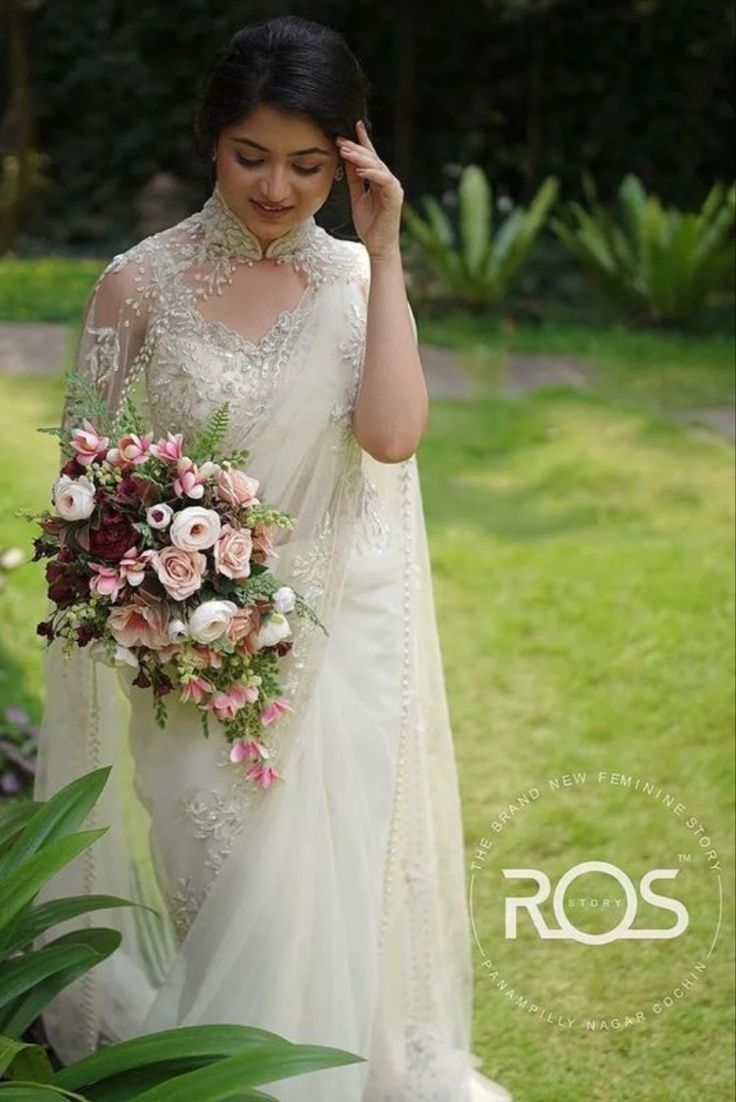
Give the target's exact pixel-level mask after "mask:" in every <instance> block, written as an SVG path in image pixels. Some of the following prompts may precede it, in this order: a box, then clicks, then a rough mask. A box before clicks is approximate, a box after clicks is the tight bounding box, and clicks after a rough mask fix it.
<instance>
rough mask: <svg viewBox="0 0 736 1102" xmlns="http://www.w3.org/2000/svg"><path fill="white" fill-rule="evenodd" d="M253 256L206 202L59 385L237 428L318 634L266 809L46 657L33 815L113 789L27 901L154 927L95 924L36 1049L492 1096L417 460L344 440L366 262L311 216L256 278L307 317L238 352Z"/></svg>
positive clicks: (168, 734) (302, 1082) (310, 642)
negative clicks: (159, 1043) (314, 1056)
mask: <svg viewBox="0 0 736 1102" xmlns="http://www.w3.org/2000/svg"><path fill="white" fill-rule="evenodd" d="M262 255H263V253H262V249H261V246H260V244H259V242H258V240H257V239H256V238H255V237H254V235H253V234H252V233H251V232H250V230H249V229H248V228H247V226H245V224H244V223H242V222H241V221H240V220H239V219H238V218H237V217H236V216H235V214H234V213H233V212H232V211H231V210H229V208H228V207H227V205H226V203H225V202H224V199H223V197H222V196H221V194H220V192H219V190H218V188H217V186H216V187H215V189H214V191H213V193H212V195H211V196H210V197H209V199H208V200H207V201H206V203H205V204H204V206H203V208H202V209H201V210H200V211H197V212H196V213H195V214H193V215H191V216H190V217H189V218H188V219H185V220H184V221H183V222H181V223H179V224H178V225H177V226H175V227H172V228H171V229H170V230H166V231H164V232H163V233H160V234H156V235H154V236H153V237H150V238H146V239H145V240H144V241H142V242H141V243H140V244H138V245H136V246H134V247H133V248H132V249H129V250H128V251H127V252H125V253H123V254H120V255H119V256H116V257H115V258H114V259H113V260H112V262H111V263H110V264H109V265H108V267H107V268H106V269H105V271H104V272H103V273H102V275H101V276H100V278H99V279H98V281H97V283H96V284H95V287H94V288H93V291H92V293H91V295H90V298H89V301H88V303H87V309H86V312H85V317H84V321H83V325H82V328H81V332H80V335H79V341H78V347H77V358H76V364H77V370H79V371H80V372H82V373H84V374H85V375H86V376H87V377H88V378H89V379H90V380H92V381H93V383H94V385H95V388H96V390H97V392H98V394H99V395H100V396H101V397H102V398H103V399H104V401H105V402H106V403H107V404H108V405H109V406H110V408H111V409H113V410H119V409H120V405H121V402H122V401H123V399H124V398H125V397H126V396H127V395H131V396H133V397H134V399H135V401H136V404H137V405H138V407H139V409H141V411H142V412H143V414H144V417H145V419H146V420H147V421H148V422H149V423H150V424H151V426H152V428H153V430H154V432H155V433H156V434H157V435H165V434H166V432H168V431H170V432H183V433H184V434H185V442H186V440H187V438H190V439H191V435H192V434H193V433H195V432H196V431H197V430H198V429H199V428H201V427H202V426H203V425H204V424H205V423H206V422H207V419H208V417H209V416H210V414H211V413H212V412H213V410H214V409H215V408H217V406H218V405H219V404H221V402H222V401H224V400H225V399H228V400H229V401H230V402H231V421H230V428H229V431H228V436H227V439H226V440H225V441H224V443H223V449H224V450H229V449H231V448H243V447H245V448H248V449H249V450H250V451H251V458H250V461H249V462H248V464H247V469H248V472H249V473H250V474H252V475H253V476H255V477H256V478H258V479H259V481H260V491H259V494H260V496H262V498H263V499H264V500H266V501H268V502H269V503H270V504H273V505H274V506H275V507H277V508H281V509H285V510H286V511H288V512H290V513H292V514H293V515H294V516H296V517H297V518H298V524H297V527H296V529H295V530H294V531H293V532H290V533H289V538H288V540H286V541H284V542H282V543H280V544H279V546H278V548H277V551H278V558H277V560H276V561H275V563H274V572H275V573H277V575H278V576H279V577H280V578H281V579H282V580H283V581H284V582H285V583H287V584H292V585H293V586H294V588H295V589H297V590H298V591H299V592H300V593H302V594H303V595H304V597H305V598H306V599H307V600H308V601H309V602H310V603H311V604H312V605H313V607H314V608H315V610H316V611H317V613H318V615H319V617H320V619H321V621H322V623H323V624H324V625H325V626H326V627H327V629H328V632H329V635H328V636H325V634H324V633H323V632H322V631H321V630H319V628H317V627H315V626H314V625H312V624H311V623H309V622H308V621H305V620H297V619H293V627H294V637H293V639H294V646H293V649H292V650H291V651H290V653H289V655H288V656H287V658H286V659H285V662H284V667H283V668H284V671H285V685H284V687H285V693H286V696H287V697H288V699H289V700H290V701H291V703H292V705H293V712H292V713H291V714H289V715H287V716H286V717H284V718H283V719H282V720H280V721H279V731H278V739H277V742H278V751H277V761H276V765H277V768H278V769H279V771H280V772H281V773H282V775H283V778H284V780H283V782H277V785H276V787H275V788H273V789H271V790H269V791H265V792H263V791H257V790H255V789H254V788H253V786H252V784H251V783H250V782H245V781H244V780H243V776H242V767H240V768H238V767H236V766H233V765H232V764H231V763H230V762H229V760H228V755H227V746H226V743H225V740H224V738H223V736H222V732H221V730H220V729H219V727H218V724H217V722H216V721H215V720H214V719H213V720H212V721H211V726H212V735H211V737H210V739H209V740H205V739H204V738H203V736H202V733H201V727H200V722H199V717H198V715H197V714H196V711H195V709H194V708H193V707H192V706H191V705H187V704H181V703H179V702H177V701H175V700H172V698H171V695H170V696H169V697H168V698H167V705H168V708H169V717H170V718H169V725H168V728H167V730H166V731H161V730H160V729H158V728H157V727H156V726H155V724H154V721H153V710H152V706H151V700H150V696H149V692H150V690H141V689H138V688H134V687H132V685H131V681H132V678H133V676H134V673H133V672H132V671H130V670H129V669H125V668H122V669H119V670H112V669H109V668H108V667H106V666H103V665H100V664H99V663H96V662H94V661H93V660H92V659H91V658H90V657H89V655H88V653H87V651H86V650H85V649H80V650H77V651H76V652H75V653H74V654H73V655H72V656H71V657H70V658H65V657H64V656H63V655H62V654H61V652H60V647H59V645H58V644H57V643H52V644H51V645H50V646H49V648H48V649H47V651H46V655H45V676H46V699H45V709H44V716H43V721H42V730H41V739H40V753H39V763H38V773H37V778H36V787H35V796H36V798H38V799H43V798H45V797H47V796H48V795H49V794H50V793H52V792H54V791H56V790H57V789H58V788H59V787H61V786H62V785H63V784H65V783H67V782H68V781H70V780H72V779H73V778H74V777H77V776H79V775H80V774H82V773H84V772H87V771H88V770H90V769H93V768H95V767H98V766H101V765H108V764H110V765H112V766H113V768H112V772H111V776H110V778H109V780H108V782H107V785H106V787H105V790H104V792H103V794H102V798H101V799H100V801H99V803H98V805H97V807H96V809H95V811H94V812H93V813H92V814H91V815H90V817H89V820H88V823H87V825H89V826H97V825H108V824H109V825H110V830H109V831H108V832H107V833H106V834H105V835H104V836H103V837H102V838H101V839H100V840H99V841H97V842H96V843H95V844H94V846H93V847H91V848H90V849H88V850H87V851H86V852H85V853H84V854H82V855H80V857H79V858H77V859H76V860H75V861H74V862H73V864H71V865H70V866H68V867H67V869H65V870H63V871H62V872H61V873H60V874H58V875H57V876H56V877H55V878H54V880H53V881H52V882H51V883H50V884H49V885H48V886H47V888H46V889H44V891H43V893H42V898H53V897H57V896H59V895H62V894H63V895H71V894H82V893H100V892H111V893H115V894H118V895H122V896H126V897H128V898H131V899H135V900H138V901H141V902H144V903H146V904H148V905H150V906H152V907H154V908H155V909H156V911H157V912H158V916H157V915H155V914H152V913H151V912H150V911H144V910H142V909H139V908H118V909H115V910H114V911H110V912H102V913H101V914H98V915H94V916H91V917H89V919H88V924H90V925H105V924H110V925H115V926H117V927H118V928H120V929H121V930H122V931H123V935H124V936H123V943H122V945H121V947H120V949H118V950H117V951H116V952H115V953H114V954H113V956H112V957H110V958H109V959H108V960H107V961H105V962H103V963H102V964H101V965H99V966H98V967H96V968H95V969H94V970H93V971H92V972H91V973H89V974H88V975H87V976H85V977H82V978H81V979H80V980H78V981H77V982H76V983H74V984H73V985H72V986H70V987H69V988H67V989H66V991H64V992H62V993H61V994H60V995H59V996H57V998H56V999H55V1000H54V1002H53V1003H52V1004H50V1006H49V1007H48V1008H47V1010H46V1011H45V1013H44V1024H45V1027H46V1030H47V1034H48V1036H49V1039H50V1041H51V1042H52V1044H53V1045H54V1047H55V1048H56V1050H57V1051H58V1052H59V1054H60V1056H61V1057H62V1059H63V1060H65V1061H71V1060H73V1059H76V1058H78V1057H80V1056H82V1055H84V1054H85V1053H88V1052H91V1051H94V1049H95V1048H96V1047H98V1046H100V1045H103V1044H106V1043H109V1042H111V1041H116V1040H119V1039H123V1038H126V1037H131V1036H134V1035H137V1034H140V1033H144V1032H150V1031H152V1030H157V1029H163V1028H169V1027H172V1026H176V1025H182V1024H196V1023H201V1022H219V1021H231V1022H241V1023H243V1024H250V1025H256V1026H261V1027H263V1028H266V1029H271V1030H273V1031H275V1032H278V1033H280V1034H282V1035H284V1036H286V1037H288V1038H289V1039H290V1040H292V1041H299V1042H310V1043H316V1044H329V1045H335V1046H337V1047H341V1048H345V1049H348V1050H350V1051H352V1052H355V1053H358V1054H360V1055H362V1056H364V1057H365V1058H366V1062H365V1063H363V1064H357V1065H354V1066H351V1067H347V1068H340V1069H334V1070H331V1071H328V1072H320V1073H316V1074H312V1075H310V1076H307V1077H304V1078H300V1079H298V1080H292V1081H284V1082H280V1083H278V1084H273V1085H271V1086H270V1087H269V1089H270V1091H271V1093H273V1094H274V1095H275V1096H276V1097H278V1098H279V1099H282V1100H283V1102H408V1100H409V1099H411V1100H412V1102H471V1100H472V1102H475V1100H476V1099H478V1100H485V1099H488V1100H491V1099H502V1098H507V1097H508V1096H507V1094H506V1093H505V1092H504V1091H503V1090H502V1089H501V1088H500V1087H498V1086H497V1085H495V1084H493V1083H492V1082H491V1081H489V1080H487V1079H485V1078H484V1077H483V1076H481V1075H480V1074H479V1073H478V1072H477V1071H475V1070H474V1067H476V1066H477V1065H478V1064H479V1061H478V1060H477V1058H476V1057H473V1056H472V1055H471V1054H470V1023H471V1007H472V969H471V956H470V931H469V921H468V913H467V907H466V888H465V872H464V854H463V842H462V827H461V819H460V803H459V793H458V786H457V775H456V769H455V762H454V754H453V745H452V736H451V729H450V722H449V714H448V710H447V702H446V697H445V690H444V682H443V673H442V664H441V657H440V649H439V641H438V635H437V626H436V619H435V609H434V601H433V594H432V582H431V571H430V562H429V555H428V548H427V540H426V529H425V522H424V515H423V507H422V498H421V489H420V482H419V474H418V469H417V462H416V456H412V457H411V458H410V459H408V460H406V461H404V462H402V463H397V464H382V463H378V462H376V461H375V460H374V459H372V457H371V456H370V455H368V454H367V453H366V452H364V451H362V449H361V448H360V447H359V446H358V444H357V441H356V440H355V437H354V435H353V433H352V428H351V421H350V418H351V412H352V409H353V408H354V405H355V401H356V397H357V394H358V389H359V385H360V375H361V370H362V363H363V354H364V347H365V320H366V308H367V299H368V290H369V280H370V263H369V258H368V254H367V252H366V250H365V248H364V246H363V245H362V244H361V243H359V242H351V241H340V240H337V239H336V238H334V237H332V236H331V235H330V234H328V233H327V232H326V231H325V230H324V229H322V228H321V227H319V226H318V225H317V224H316V222H315V220H314V218H310V219H308V220H307V221H306V222H303V223H300V224H298V225H297V226H295V227H293V228H292V229H291V230H288V231H287V232H286V233H285V234H284V235H282V236H281V237H279V238H277V239H275V240H274V241H273V242H272V243H271V244H270V245H269V247H268V248H267V249H266V250H265V255H266V256H268V257H270V258H273V259H274V260H276V261H277V263H281V264H284V265H290V266H291V270H292V272H295V273H298V278H299V280H300V281H301V289H300V297H299V299H298V300H297V302H296V304H295V305H294V306H293V307H292V308H290V309H288V310H283V311H281V312H280V313H279V314H278V316H277V317H276V318H275V320H274V321H273V323H272V324H271V326H270V328H269V329H267V330H266V332H265V333H264V334H263V336H262V337H260V338H258V339H255V340H254V339H253V338H252V337H250V336H247V335H246V334H245V333H244V332H243V331H241V326H242V316H241V314H240V312H239V304H240V303H242V302H243V301H244V296H245V295H247V294H248V291H249V286H250V285H249V283H248V280H249V279H251V278H252V266H253V263H254V262H255V261H257V260H258V259H259V257H261V256H262ZM284 274H285V273H284ZM298 289H299V288H297V287H296V285H294V290H298ZM412 321H413V317H412ZM415 331H416V330H415ZM172 695H173V694H172ZM80 922H81V920H76V921H75V922H70V923H69V924H68V925H65V926H63V927H61V929H60V928H59V927H57V928H56V929H55V930H54V931H53V936H57V935H58V933H59V932H63V931H64V930H65V929H67V928H74V927H76V926H79V924H80ZM39 943H43V939H39Z"/></svg>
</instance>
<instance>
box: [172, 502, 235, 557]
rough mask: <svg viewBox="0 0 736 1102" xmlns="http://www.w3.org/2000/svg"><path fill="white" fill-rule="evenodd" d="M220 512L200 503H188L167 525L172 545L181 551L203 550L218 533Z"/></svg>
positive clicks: (211, 543) (213, 540) (210, 544)
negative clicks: (206, 507)
mask: <svg viewBox="0 0 736 1102" xmlns="http://www.w3.org/2000/svg"><path fill="white" fill-rule="evenodd" d="M221 526H222V525H221V521H220V514H219V513H216V512H215V510H214V509H205V508H204V506H202V505H190V506H188V508H186V509H182V510H181V511H180V512H178V513H176V514H175V516H174V519H173V520H172V522H171V525H170V526H169V537H170V539H171V542H172V543H173V544H174V547H179V548H181V550H182V551H204V550H205V549H206V548H208V547H212V545H213V543H214V542H215V540H216V539H217V537H218V536H219V535H220V528H221Z"/></svg>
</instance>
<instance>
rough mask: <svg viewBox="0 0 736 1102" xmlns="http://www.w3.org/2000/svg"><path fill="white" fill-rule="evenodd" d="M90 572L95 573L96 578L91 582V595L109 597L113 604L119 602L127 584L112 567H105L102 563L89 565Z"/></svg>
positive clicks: (91, 579)
mask: <svg viewBox="0 0 736 1102" xmlns="http://www.w3.org/2000/svg"><path fill="white" fill-rule="evenodd" d="M89 568H90V570H94V571H95V577H94V578H90V580H89V589H90V593H97V594H98V596H100V597H109V598H110V600H111V601H112V602H115V601H117V599H118V596H119V594H120V590H121V589H122V588H123V586H124V584H125V582H124V580H123V579H122V578H121V577H120V575H119V574H118V572H117V570H115V568H114V567H112V566H104V565H103V564H102V563H98V562H91V563H89Z"/></svg>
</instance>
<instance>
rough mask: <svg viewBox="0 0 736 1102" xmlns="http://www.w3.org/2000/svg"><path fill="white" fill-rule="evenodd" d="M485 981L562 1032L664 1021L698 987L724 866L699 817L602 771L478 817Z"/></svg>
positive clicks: (472, 876)
mask: <svg viewBox="0 0 736 1102" xmlns="http://www.w3.org/2000/svg"><path fill="white" fill-rule="evenodd" d="M468 889H469V909H470V919H471V924H472V930H473V936H474V939H475V944H476V948H477V950H478V953H479V955H480V961H481V969H482V972H483V975H484V977H485V978H486V980H487V981H488V982H490V983H491V984H492V985H493V986H494V987H495V988H496V990H497V991H498V993H499V996H500V997H503V998H504V999H506V1000H508V1002H509V1003H510V1004H511V1005H512V1006H513V1007H514V1008H515V1009H516V1010H518V1011H519V1012H521V1013H525V1014H528V1015H533V1016H537V1017H539V1018H540V1019H541V1020H543V1021H545V1022H547V1023H548V1024H550V1025H553V1026H555V1027H558V1028H562V1029H571V1030H572V1029H579V1030H583V1031H586V1032H605V1031H609V1030H622V1029H627V1028H630V1027H632V1026H636V1025H640V1024H644V1023H645V1022H650V1021H657V1020H661V1018H662V1016H663V1015H665V1014H667V1013H669V1012H673V1011H675V1010H676V1009H677V1007H678V1006H679V1005H680V1004H681V1003H682V1002H683V1000H685V999H687V998H693V997H697V994H698V993H699V992H700V991H702V989H703V986H704V984H705V982H706V981H707V975H708V969H709V968H710V967H711V964H712V960H711V958H712V957H713V954H714V952H715V949H716V945H717V943H718V938H719V935H720V928H721V922H722V915H723V883H722V857H721V853H720V851H719V849H718V847H717V846H716V844H715V842H714V840H713V837H712V834H711V831H710V830H709V829H708V828H707V826H706V823H705V820H704V818H702V817H701V816H700V814H698V813H697V811H696V810H694V809H692V808H690V807H688V805H687V804H686V802H685V801H684V800H683V799H681V798H680V797H679V796H678V795H676V794H674V793H672V792H669V791H667V790H666V789H664V788H662V787H661V786H658V785H656V784H654V783H652V782H650V781H647V780H644V779H642V778H639V777H636V776H634V775H630V774H625V773H613V772H606V771H603V770H600V771H597V772H592V773H588V772H587V771H586V772H573V773H566V774H560V775H559V776H555V777H550V778H548V779H547V780H546V781H545V782H544V783H541V784H536V785H532V786H531V787H529V788H528V789H527V790H526V791H524V792H523V793H521V794H520V795H519V796H518V797H516V798H515V799H514V800H512V801H510V802H509V803H507V804H506V805H504V806H502V807H499V808H498V809H497V810H496V811H495V812H494V814H493V815H492V816H490V817H489V818H488V820H487V824H486V827H485V829H484V836H483V837H481V838H480V839H479V840H478V842H477V843H476V846H475V847H474V849H473V850H472V855H471V859H470V869H469V876H468Z"/></svg>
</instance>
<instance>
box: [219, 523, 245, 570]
mask: <svg viewBox="0 0 736 1102" xmlns="http://www.w3.org/2000/svg"><path fill="white" fill-rule="evenodd" d="M252 552H253V540H252V539H251V535H250V529H249V528H233V526H232V525H231V524H223V526H222V529H221V531H220V537H219V539H218V540H217V543H216V544H215V548H214V556H215V569H216V570H218V571H219V572H220V574H224V575H225V577H226V578H231V579H234V578H247V577H249V576H250V557H251V554H252Z"/></svg>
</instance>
